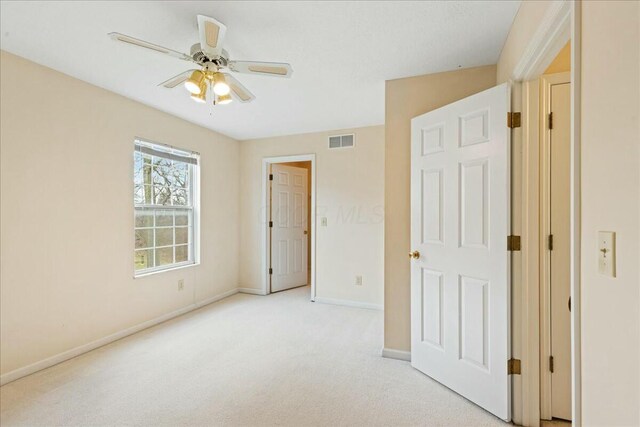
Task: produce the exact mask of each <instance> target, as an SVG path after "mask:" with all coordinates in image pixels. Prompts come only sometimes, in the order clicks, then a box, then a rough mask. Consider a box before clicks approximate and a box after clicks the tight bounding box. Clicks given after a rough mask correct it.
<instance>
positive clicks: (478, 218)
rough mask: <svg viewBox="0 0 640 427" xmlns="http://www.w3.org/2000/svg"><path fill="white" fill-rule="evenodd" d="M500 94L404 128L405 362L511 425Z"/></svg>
mask: <svg viewBox="0 0 640 427" xmlns="http://www.w3.org/2000/svg"><path fill="white" fill-rule="evenodd" d="M508 101H509V98H508V87H507V85H501V86H497V87H495V88H493V89H490V90H487V91H484V92H481V93H479V94H476V95H473V96H471V97H469V98H465V99H463V100H461V101H458V102H456V103H453V104H450V105H448V106H445V107H443V108H440V109H438V110H435V111H432V112H429V113H427V114H425V115H422V116H419V117H416V118H414V119H413V120H412V122H411V129H412V136H411V138H412V142H411V144H412V145H411V244H412V247H411V249H412V250H418V251H419V252H420V254H421V255H420V257H419V258H418V259H415V260H413V261H411V363H412V365H413V366H414V367H415V368H416V369H418V370H420V371H422V372H424V373H425V374H427V375H429V376H430V377H432V378H434V379H435V380H437V381H439V382H441V383H442V384H444V385H446V386H447V387H449V388H451V389H452V390H454V391H456V392H458V393H460V394H461V395H463V396H464V397H466V398H467V399H469V400H471V401H473V402H475V403H477V404H478V405H480V406H482V407H483V408H485V409H487V410H488V411H490V412H492V413H494V414H495V415H497V416H498V417H500V418H502V419H505V420H509V419H510V386H509V384H510V382H509V379H508V376H507V361H508V358H509V355H510V353H509V322H510V319H509V287H508V285H509V281H508V277H509V263H508V260H509V257H508V253H507V247H506V241H507V235H508V234H509V162H508V159H509V146H508V141H509V134H508V128H507V126H506V119H507V111H508V110H507V106H508V105H509V102H508Z"/></svg>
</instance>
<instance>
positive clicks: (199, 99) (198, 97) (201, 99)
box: [191, 93, 207, 104]
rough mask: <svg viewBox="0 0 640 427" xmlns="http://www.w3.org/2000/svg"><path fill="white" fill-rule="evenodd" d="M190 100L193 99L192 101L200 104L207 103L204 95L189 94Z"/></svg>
mask: <svg viewBox="0 0 640 427" xmlns="http://www.w3.org/2000/svg"><path fill="white" fill-rule="evenodd" d="M191 99H193V100H194V101H196V102H198V103H200V104H202V103H205V102H207V98H206V97H205V94H204V93H199V94H197V95H196V94H191Z"/></svg>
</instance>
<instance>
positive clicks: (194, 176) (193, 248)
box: [131, 138, 200, 278]
mask: <svg viewBox="0 0 640 427" xmlns="http://www.w3.org/2000/svg"><path fill="white" fill-rule="evenodd" d="M140 146H143V147H149V148H151V149H153V150H156V151H160V152H164V153H167V154H169V155H170V154H177V155H180V156H184V157H190V158H193V159H195V161H196V163H195V164H189V189H190V191H189V193H190V194H189V198H190V200H191V206H190V207H187V208H184V207H178V206H165V205H141V204H136V203H135V196H134V192H135V179H134V177H133V176H132V180H131V183H132V189H133V192H132V196H133V197H132V202H133V219H134V223H133V229H132V231H133V236H132V237H133V255H135V252H136V251H137V250H140V249H136V247H135V240H136V237H135V236H136V229H139V228H141V227H136V224H135V217H136V212H138V211H139V210H149V211H152V212H156V211H184V210H190V211H191V217H192V218H191V221H192V224H191V227H190V228H191V231H190V234H189V240H188V250H189V254H190V255H189V259H188V260H187V261H182V262H177V263H176V262H174V263H172V264H165V265H162V266H155V265H154V267H150V268H145V269H140V270H136V268H135V262H134V266H133V276H134V278H139V277H144V276H148V275H152V274H157V273H161V272H165V271H171V270H176V269H180V268H185V267H191V266H195V265H199V264H200V191H199V190H200V154H199V153H197V152H194V151H189V150H185V149H180V148H176V147H173V146H171V145H167V144H162V143H157V142H152V141H149V140H147V139H142V138H135V139H134V144H133V156H132V160H133V162H134V163H133V165H132V167H131V171H132V172H133V173H135V170H134V168H135V154H136V152H137V151H138V150H139V147H140ZM154 217H155V215H154ZM143 228H149V229H156V228H158V227H156V225H155V222H154V225H153V226H152V227H143ZM172 228H173V229H174V243H173V245H171V246H167V247H175V246H176V245H175V219H174V225H173V226H172ZM163 247H164V246H163ZM150 248H151V249H153V250H154V252H153V256H154V264H155V249H158V248H162V247H156V245H155V237H154V244H153V246H152V247H150ZM174 259H175V250H174Z"/></svg>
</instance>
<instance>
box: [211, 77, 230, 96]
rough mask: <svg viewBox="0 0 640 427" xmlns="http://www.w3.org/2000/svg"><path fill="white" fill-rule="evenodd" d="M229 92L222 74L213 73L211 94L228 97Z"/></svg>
mask: <svg viewBox="0 0 640 427" xmlns="http://www.w3.org/2000/svg"><path fill="white" fill-rule="evenodd" d="M230 91H231V88H229V85H228V84H227V81H226V79H225V78H224V74H222V73H215V74H214V75H213V93H215V94H216V95H219V96H222V95H228V94H229V92H230Z"/></svg>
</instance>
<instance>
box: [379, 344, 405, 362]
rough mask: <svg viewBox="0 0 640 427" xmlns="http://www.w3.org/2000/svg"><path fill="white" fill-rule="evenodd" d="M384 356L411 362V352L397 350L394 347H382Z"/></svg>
mask: <svg viewBox="0 0 640 427" xmlns="http://www.w3.org/2000/svg"><path fill="white" fill-rule="evenodd" d="M382 357H386V358H387V359H396V360H404V361H406V362H411V352H410V351H405V350H396V349H393V348H386V347H385V348H383V349H382Z"/></svg>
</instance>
